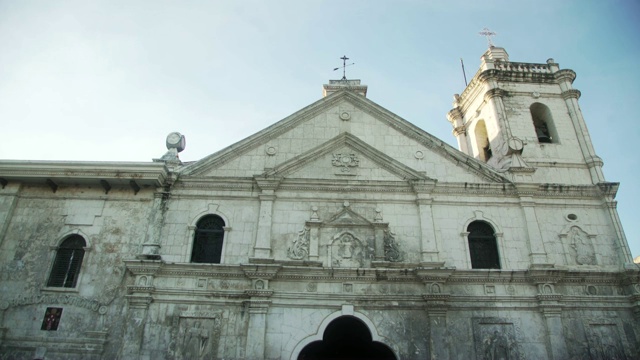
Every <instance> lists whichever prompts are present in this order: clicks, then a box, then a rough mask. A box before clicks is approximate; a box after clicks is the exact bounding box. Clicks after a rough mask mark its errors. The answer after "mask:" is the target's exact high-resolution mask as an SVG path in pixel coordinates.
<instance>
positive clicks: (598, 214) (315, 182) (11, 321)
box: [0, 47, 640, 360]
mask: <svg viewBox="0 0 640 360" xmlns="http://www.w3.org/2000/svg"><path fill="white" fill-rule="evenodd" d="M574 79H575V73H574V72H573V71H572V70H568V69H560V67H559V65H558V64H557V63H555V62H554V61H553V59H549V60H548V61H547V63H544V64H534V63H518V62H511V61H510V60H509V57H508V54H507V52H506V51H505V50H504V49H502V48H499V47H491V48H490V49H489V50H488V51H487V52H486V53H485V54H484V55H483V56H482V58H481V66H480V69H479V70H478V72H477V73H476V74H475V76H474V77H473V79H472V80H471V82H470V83H469V85H468V86H467V88H466V89H465V90H464V91H463V92H462V93H461V94H459V95H455V101H454V104H453V106H454V107H453V109H452V110H451V111H450V112H449V113H448V114H447V117H448V120H449V121H450V122H451V124H452V127H453V134H454V135H455V136H456V138H457V140H458V145H459V149H455V148H453V147H451V146H449V145H447V144H446V143H445V142H443V141H442V140H440V139H437V138H435V137H434V136H432V135H430V134H429V133H428V132H426V131H424V130H422V129H420V128H418V127H417V126H415V125H413V124H412V123H410V122H409V121H407V120H404V119H402V118H400V117H399V116H397V115H395V114H393V113H392V112H390V111H389V110H387V109H385V108H383V107H381V106H380V105H378V104H376V103H374V102H372V101H371V100H369V99H367V98H366V92H367V87H366V86H364V85H362V84H361V83H360V81H359V80H344V79H343V80H332V81H330V83H329V84H327V85H325V86H324V94H323V95H324V97H323V98H322V99H321V100H319V101H317V102H315V103H313V104H311V105H309V106H307V107H305V108H303V109H301V110H299V111H298V112H296V113H294V114H292V115H290V116H288V117H286V118H284V119H283V120H281V121H279V122H277V123H275V124H273V125H272V126H270V127H268V128H266V129H264V130H262V131H260V132H258V133H256V134H254V135H252V136H250V137H248V138H246V139H244V140H242V141H240V142H238V143H236V144H234V145H231V146H229V147H227V148H225V149H222V150H220V151H218V152H216V153H214V154H212V155H210V156H208V157H205V158H203V159H201V160H199V161H196V162H193V163H182V162H181V161H180V160H179V158H178V153H179V152H180V151H181V150H182V149H184V146H185V142H184V137H183V136H182V135H181V134H179V133H172V134H170V135H169V136H168V137H167V148H168V150H169V151H168V152H167V154H165V156H163V157H162V158H161V159H157V160H154V161H153V162H148V163H123V162H117V163H115V162H114V163H108V162H52V161H10V160H4V161H0V185H1V189H0V359H14V358H15V359H21V358H25V359H26V358H29V359H34V358H35V359H72V358H77V359H113V358H120V359H283V360H284V359H287V360H289V359H292V360H295V359H322V358H338V357H342V358H358V357H360V358H380V359H425V358H429V359H477V360H481V359H632V358H638V357H640V345H639V343H640V327H639V326H638V323H639V321H640V271H639V270H638V267H637V266H636V265H633V263H632V257H631V254H630V251H629V247H628V244H627V241H626V238H625V235H624V231H623V229H622V226H621V223H620V220H619V218H618V215H617V211H616V201H615V195H616V192H617V189H618V184H617V183H613V182H608V181H606V180H605V178H604V175H603V173H602V164H603V162H602V160H601V159H600V158H599V157H598V156H597V155H596V153H595V150H594V148H593V146H592V143H591V140H590V138H589V133H588V130H587V127H586V123H585V121H584V119H583V117H582V114H581V112H580V108H579V104H578V99H579V97H580V92H579V91H578V90H576V89H574V88H573V87H572V82H573V80H574Z"/></svg>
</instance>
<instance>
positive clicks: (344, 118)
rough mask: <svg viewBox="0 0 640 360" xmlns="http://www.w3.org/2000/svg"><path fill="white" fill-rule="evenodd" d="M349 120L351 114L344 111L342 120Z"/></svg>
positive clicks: (341, 114)
mask: <svg viewBox="0 0 640 360" xmlns="http://www.w3.org/2000/svg"><path fill="white" fill-rule="evenodd" d="M349 119H351V114H349V113H348V112H346V111H343V112H342V113H340V120H342V121H348V120H349Z"/></svg>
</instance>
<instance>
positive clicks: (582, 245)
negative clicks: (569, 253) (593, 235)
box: [569, 226, 596, 265]
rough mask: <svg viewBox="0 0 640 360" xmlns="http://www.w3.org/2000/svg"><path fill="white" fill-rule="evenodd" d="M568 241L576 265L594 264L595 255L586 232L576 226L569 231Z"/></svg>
mask: <svg viewBox="0 0 640 360" xmlns="http://www.w3.org/2000/svg"><path fill="white" fill-rule="evenodd" d="M569 241H570V244H571V248H572V249H573V253H574V255H575V260H576V263H577V264H578V265H595V264H596V257H595V252H594V250H593V246H592V245H591V241H590V240H589V236H588V235H587V233H585V232H584V231H582V229H580V228H579V227H577V226H574V227H572V228H571V230H570V231H569Z"/></svg>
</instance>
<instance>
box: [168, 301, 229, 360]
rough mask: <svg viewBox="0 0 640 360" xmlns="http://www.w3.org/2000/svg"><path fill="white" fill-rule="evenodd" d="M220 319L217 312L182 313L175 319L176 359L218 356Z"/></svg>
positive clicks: (185, 359)
mask: <svg viewBox="0 0 640 360" xmlns="http://www.w3.org/2000/svg"><path fill="white" fill-rule="evenodd" d="M220 318H221V314H220V313H217V312H208V311H201V312H197V311H195V312H186V311H185V312H182V313H181V314H180V316H178V317H177V323H178V324H177V333H176V334H175V336H176V348H175V350H174V351H175V358H176V359H184V360H187V359H212V358H216V357H217V354H218V343H219V339H220V328H221V326H220Z"/></svg>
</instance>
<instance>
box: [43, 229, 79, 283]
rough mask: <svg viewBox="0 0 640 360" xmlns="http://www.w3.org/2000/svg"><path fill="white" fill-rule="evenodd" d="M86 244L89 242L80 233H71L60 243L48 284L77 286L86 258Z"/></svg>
mask: <svg viewBox="0 0 640 360" xmlns="http://www.w3.org/2000/svg"><path fill="white" fill-rule="evenodd" d="M85 246H87V243H86V242H85V241H84V238H83V237H82V236H80V235H71V236H69V237H68V238H66V239H65V240H64V241H63V242H62V244H60V247H58V251H57V252H56V258H55V260H54V261H53V267H52V268H51V274H49V281H47V286H52V287H67V288H73V287H76V284H77V282H78V277H79V275H80V267H81V266H82V259H83V258H84V247H85Z"/></svg>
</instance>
